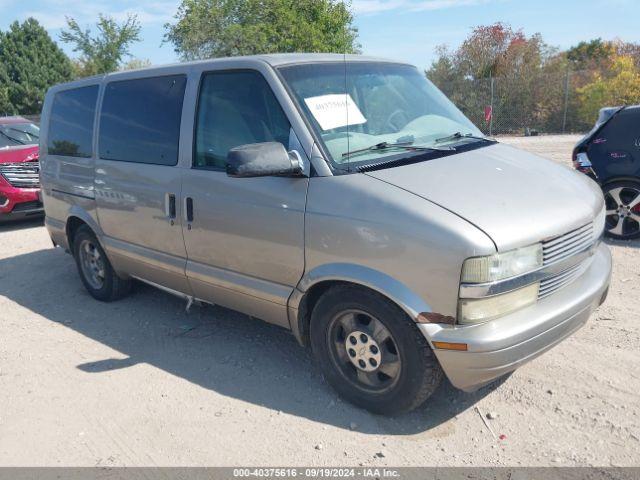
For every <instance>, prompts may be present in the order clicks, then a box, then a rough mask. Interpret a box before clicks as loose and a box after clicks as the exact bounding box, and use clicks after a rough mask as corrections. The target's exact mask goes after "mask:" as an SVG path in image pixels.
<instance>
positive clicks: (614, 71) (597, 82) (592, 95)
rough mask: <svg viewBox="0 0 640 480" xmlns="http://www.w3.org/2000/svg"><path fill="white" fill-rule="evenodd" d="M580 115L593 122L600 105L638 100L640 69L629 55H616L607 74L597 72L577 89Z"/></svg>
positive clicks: (635, 101)
mask: <svg viewBox="0 0 640 480" xmlns="http://www.w3.org/2000/svg"><path fill="white" fill-rule="evenodd" d="M578 96H579V98H580V116H581V118H582V119H583V120H584V121H585V122H590V123H593V122H594V121H595V119H596V118H597V117H598V111H599V110H600V109H601V108H602V107H614V106H618V105H633V104H637V103H639V102H640V69H639V68H638V67H637V66H636V65H635V64H634V61H633V58H632V57H630V56H616V57H615V58H614V59H613V66H612V68H611V71H610V72H608V74H607V75H602V74H597V75H596V76H595V78H594V80H593V81H592V82H591V83H588V84H587V85H585V86H584V87H582V88H579V89H578Z"/></svg>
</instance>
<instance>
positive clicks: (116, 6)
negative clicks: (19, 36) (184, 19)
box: [0, 0, 178, 30]
mask: <svg viewBox="0 0 640 480" xmlns="http://www.w3.org/2000/svg"><path fill="white" fill-rule="evenodd" d="M0 1H2V0H0ZM140 3H142V2H140ZM140 3H138V2H129V1H120V2H106V1H104V0H98V1H91V2H88V1H86V0H44V1H42V2H41V5H40V8H38V9H32V10H28V11H25V12H24V13H23V14H22V15H21V17H23V18H28V17H33V18H35V19H36V20H38V21H39V22H40V23H41V24H42V25H43V26H44V27H45V28H46V29H47V30H55V29H59V28H64V27H65V26H66V25H67V22H66V20H65V16H69V17H73V18H75V19H76V20H77V21H78V23H79V24H80V26H92V25H94V24H95V22H96V20H97V19H98V15H99V14H101V13H102V14H105V15H109V16H111V17H113V18H114V19H116V20H118V21H123V20H125V19H126V18H127V16H128V15H130V14H134V15H137V17H138V21H139V22H140V23H141V24H142V25H150V24H163V23H165V22H168V21H169V20H171V18H173V15H174V14H175V12H176V10H177V8H178V2H177V1H158V2H145V3H142V4H140Z"/></svg>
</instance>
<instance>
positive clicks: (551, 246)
mask: <svg viewBox="0 0 640 480" xmlns="http://www.w3.org/2000/svg"><path fill="white" fill-rule="evenodd" d="M592 243H593V223H588V224H587V225H584V226H583V227H580V228H576V229H575V230H572V231H570V232H569V233H565V234H564V235H560V236H558V237H554V238H551V239H549V240H546V241H544V242H542V264H543V265H550V264H552V263H556V262H560V261H562V260H564V259H565V258H568V257H570V256H571V255H575V254H576V253H578V252H580V251H582V250H584V249H586V248H587V247H589V246H590V245H591V244H592Z"/></svg>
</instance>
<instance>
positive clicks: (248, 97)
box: [194, 70, 291, 169]
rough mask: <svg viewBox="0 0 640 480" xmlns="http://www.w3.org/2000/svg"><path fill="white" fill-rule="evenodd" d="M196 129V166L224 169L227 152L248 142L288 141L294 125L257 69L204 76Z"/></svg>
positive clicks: (286, 143)
mask: <svg viewBox="0 0 640 480" xmlns="http://www.w3.org/2000/svg"><path fill="white" fill-rule="evenodd" d="M195 128H196V131H195V156H194V167H195V168H209V169H224V168H225V167H226V164H227V161H226V159H227V153H228V152H229V150H230V149H231V148H233V147H237V146H239V145H245V144H248V143H259V142H280V143H282V144H283V145H284V146H285V148H288V144H289V131H290V128H291V125H290V124H289V121H288V120H287V117H286V115H285V114H284V112H283V111H282V107H281V106H280V103H279V102H278V100H277V99H276V97H275V95H274V94H273V92H272V91H271V88H270V87H269V84H268V83H267V81H266V80H265V79H264V77H263V76H262V75H261V74H260V73H259V72H257V71H251V70H242V71H231V72H215V73H207V74H205V75H204V76H203V77H202V83H201V86H200V97H199V100H198V113H197V117H196V127H195Z"/></svg>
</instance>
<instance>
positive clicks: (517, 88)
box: [439, 71, 595, 135]
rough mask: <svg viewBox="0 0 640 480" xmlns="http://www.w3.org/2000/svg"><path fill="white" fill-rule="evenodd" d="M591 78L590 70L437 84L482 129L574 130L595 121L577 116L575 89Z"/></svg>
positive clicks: (519, 132)
mask: <svg viewBox="0 0 640 480" xmlns="http://www.w3.org/2000/svg"><path fill="white" fill-rule="evenodd" d="M592 78H593V72H589V71H564V72H557V73H550V74H545V75H538V76H535V77H526V76H518V77H514V78H509V77H495V78H483V79H478V80H472V79H458V80H456V81H453V82H450V83H449V84H447V85H439V87H440V88H441V89H442V90H443V91H444V93H445V94H446V95H447V96H448V97H449V98H450V99H451V100H452V101H453V102H454V103H455V104H456V105H457V106H458V108H460V109H461V110H462V111H463V112H464V113H465V115H467V117H469V118H470V119H471V120H472V121H473V123H474V124H475V125H477V126H478V127H479V128H480V129H481V130H482V131H483V132H484V133H485V134H488V135H509V134H511V135H527V134H530V133H533V134H535V133H575V132H585V131H588V130H589V129H590V128H591V127H592V126H593V122H595V118H594V119H593V121H587V120H585V119H583V118H581V116H580V111H579V107H580V104H579V97H578V93H577V89H578V88H580V87H581V86H583V85H585V84H586V83H588V82H589V81H590V80H591V79H592Z"/></svg>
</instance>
